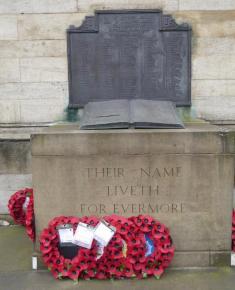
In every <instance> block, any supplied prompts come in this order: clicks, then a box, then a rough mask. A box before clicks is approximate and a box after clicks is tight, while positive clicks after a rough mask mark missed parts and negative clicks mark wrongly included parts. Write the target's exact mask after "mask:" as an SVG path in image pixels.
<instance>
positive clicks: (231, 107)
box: [193, 96, 235, 120]
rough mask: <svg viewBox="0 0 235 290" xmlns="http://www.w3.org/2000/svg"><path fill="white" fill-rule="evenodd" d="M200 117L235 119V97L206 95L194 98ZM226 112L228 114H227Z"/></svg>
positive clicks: (194, 104)
mask: <svg viewBox="0 0 235 290" xmlns="http://www.w3.org/2000/svg"><path fill="white" fill-rule="evenodd" d="M193 106H194V107H195V109H196V112H197V115H198V117H199V118H202V119H206V120H234V119H235V97H223V96H219V97H204V98H198V99H194V100H193ZM225 112H226V114H225Z"/></svg>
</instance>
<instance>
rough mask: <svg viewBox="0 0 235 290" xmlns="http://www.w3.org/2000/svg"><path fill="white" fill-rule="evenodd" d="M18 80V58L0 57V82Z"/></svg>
mask: <svg viewBox="0 0 235 290" xmlns="http://www.w3.org/2000/svg"><path fill="white" fill-rule="evenodd" d="M18 81H20V68H19V59H17V58H0V83H7V82H18Z"/></svg>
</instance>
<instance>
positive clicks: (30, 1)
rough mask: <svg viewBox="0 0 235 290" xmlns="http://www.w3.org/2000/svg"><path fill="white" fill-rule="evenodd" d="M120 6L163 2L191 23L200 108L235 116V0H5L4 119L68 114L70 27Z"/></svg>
mask: <svg viewBox="0 0 235 290" xmlns="http://www.w3.org/2000/svg"><path fill="white" fill-rule="evenodd" d="M118 8H120V9H122V8H162V9H163V11H164V12H165V13H167V12H170V13H172V14H173V15H174V17H175V18H176V19H177V21H178V22H182V21H183V22H188V23H191V24H192V28H193V49H192V61H193V62H192V79H193V80H192V99H193V110H194V111H195V112H196V113H197V115H198V117H200V118H205V119H209V120H228V121H229V120H230V121H235V1H234V0H223V1H222V0H221V1H218V0H197V1H196V0H40V1H38V0H10V1H6V0H0V124H1V123H22V124H23V123H42V122H53V121H58V120H63V119H64V118H65V110H66V107H67V105H68V83H67V56H66V33H65V31H66V28H67V27H68V26H69V25H71V24H73V25H76V26H78V25H80V24H81V22H82V20H83V19H84V17H85V15H87V14H92V13H93V11H94V10H95V9H118Z"/></svg>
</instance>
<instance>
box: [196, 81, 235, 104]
mask: <svg viewBox="0 0 235 290" xmlns="http://www.w3.org/2000/svg"><path fill="white" fill-rule="evenodd" d="M192 95H193V98H194V99H199V98H208V102H211V100H213V97H217V99H216V98H215V103H216V101H219V100H220V99H222V102H223V99H224V100H226V101H230V102H231V104H232V103H233V101H235V99H234V96H235V80H206V79H205V80H192ZM217 104H218V103H217Z"/></svg>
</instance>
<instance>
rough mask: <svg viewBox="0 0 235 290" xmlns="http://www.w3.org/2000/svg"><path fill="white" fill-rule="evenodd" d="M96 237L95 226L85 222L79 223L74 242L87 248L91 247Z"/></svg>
mask: <svg viewBox="0 0 235 290" xmlns="http://www.w3.org/2000/svg"><path fill="white" fill-rule="evenodd" d="M93 238H94V228H92V227H90V226H88V225H87V224H85V223H79V224H78V226H77V229H76V232H75V234H74V237H73V243H74V244H76V245H78V246H80V247H84V248H87V249H90V248H91V245H92V242H93Z"/></svg>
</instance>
